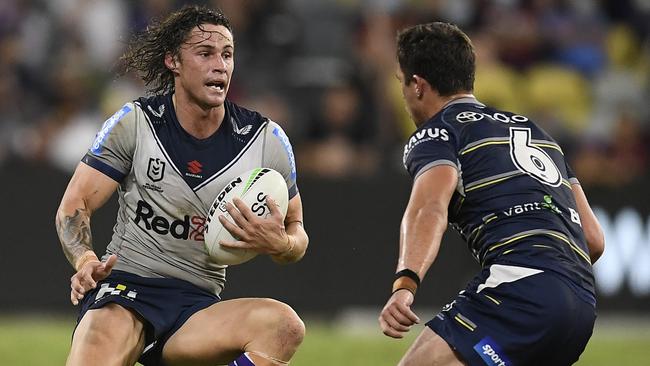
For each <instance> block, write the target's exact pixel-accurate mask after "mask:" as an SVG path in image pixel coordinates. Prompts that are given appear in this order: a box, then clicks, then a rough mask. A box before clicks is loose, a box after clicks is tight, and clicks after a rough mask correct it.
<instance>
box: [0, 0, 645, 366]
mask: <svg viewBox="0 0 650 366" xmlns="http://www.w3.org/2000/svg"><path fill="white" fill-rule="evenodd" d="M184 3H186V2H183V1H173V0H143V1H128V0H2V1H0V178H1V180H0V188H1V189H0V202H1V203H2V206H3V209H2V211H1V212H0V222H1V225H0V227H2V239H0V280H2V283H3V290H2V291H0V365H58V364H62V363H63V360H64V359H65V355H66V353H67V347H68V344H69V339H70V338H69V337H70V332H71V330H72V328H73V326H74V317H75V310H76V309H74V308H73V307H72V306H71V305H70V304H69V300H68V297H69V293H68V289H69V287H68V286H69V282H68V281H69V277H70V275H71V274H72V270H71V268H70V267H69V265H68V264H67V262H66V260H65V257H64V256H63V254H62V252H61V250H60V247H59V244H58V239H57V238H56V233H55V230H54V214H55V211H56V208H57V205H58V202H59V200H60V197H61V195H62V194H63V191H64V189H65V186H66V184H67V181H68V179H69V177H70V174H71V172H72V170H73V169H74V167H75V165H76V164H77V163H78V161H79V159H80V157H81V156H82V155H83V154H84V152H85V150H86V149H87V148H88V146H89V145H90V143H91V142H92V140H93V138H94V135H95V133H96V132H97V131H98V129H99V127H100V126H101V123H102V122H103V121H104V120H105V119H106V118H107V117H108V116H110V115H111V114H112V113H113V112H114V111H116V110H117V109H119V107H120V106H121V105H122V104H123V103H124V102H126V101H129V100H132V99H134V98H136V97H138V96H139V95H141V94H142V93H143V86H142V85H141V84H140V83H139V82H138V80H137V79H135V78H134V77H133V76H132V75H124V76H120V77H118V76H117V70H119V64H118V62H117V60H118V58H119V55H120V53H121V51H122V50H123V47H124V42H125V40H127V39H128V37H129V35H130V34H132V33H133V32H137V31H140V30H142V29H143V28H144V27H145V26H146V24H147V23H148V22H149V20H150V19H151V18H154V17H161V16H162V17H164V16H165V15H166V14H168V13H169V12H170V11H173V10H174V9H176V8H178V7H179V6H181V5H183V4H184ZM191 3H195V4H206V5H211V6H218V7H220V8H222V9H223V10H224V12H225V13H226V14H227V15H228V16H229V17H230V19H231V21H232V24H233V26H234V30H235V32H234V33H235V40H236V49H237V51H236V69H235V76H234V80H233V83H232V85H231V89H230V94H229V96H230V98H231V99H232V100H234V101H236V102H237V103H240V104H242V105H244V106H246V107H249V108H252V109H257V110H259V111H261V112H262V113H264V114H266V115H267V116H269V117H271V118H272V119H274V120H275V121H277V122H278V123H280V124H281V125H282V126H283V127H284V128H285V129H286V131H287V133H288V135H289V137H290V138H291V140H292V143H293V146H294V151H295V153H296V157H297V163H298V167H299V187H300V190H301V194H302V196H303V200H304V205H305V217H306V226H307V229H308V232H309V233H310V236H311V244H310V248H309V251H308V253H307V256H306V257H305V258H304V260H303V261H302V262H300V263H298V264H296V265H291V266H286V267H278V266H275V265H273V264H272V263H271V262H270V261H268V260H266V259H264V258H258V259H256V260H254V261H252V262H250V263H247V264H245V265H241V266H237V267H233V268H231V269H230V270H229V282H228V285H227V287H226V290H225V291H224V293H223V296H224V297H225V298H233V297H241V296H270V297H274V298H277V299H280V300H283V301H286V302H288V303H289V304H292V305H293V306H294V307H295V308H296V309H297V311H298V312H299V313H300V314H302V315H303V316H304V317H305V318H306V319H307V325H308V328H309V329H310V331H309V333H308V336H307V338H306V341H305V345H304V347H303V349H301V351H300V352H299V353H298V355H297V358H296V360H295V362H294V363H293V364H295V365H333V364H344V363H345V364H348V365H391V364H395V363H396V362H397V360H398V359H399V357H400V354H401V353H402V352H403V351H404V350H405V349H406V347H407V342H404V341H401V342H396V341H392V340H389V339H387V338H385V337H384V338H382V336H380V333H379V332H380V331H379V329H378V327H377V325H376V322H375V319H376V316H377V315H378V311H379V307H380V306H382V305H383V303H384V301H385V300H386V298H387V296H388V290H389V286H390V283H391V279H392V273H393V269H394V266H395V262H396V256H397V243H398V241H397V240H398V227H399V221H400V218H401V214H402V212H403V209H404V207H405V205H406V200H407V197H408V193H409V189H410V181H409V178H408V177H407V176H406V174H405V172H404V171H403V168H402V166H401V155H402V153H401V151H402V146H403V145H402V144H403V141H404V140H405V139H406V137H407V136H408V135H409V134H410V132H411V131H412V129H413V126H412V123H411V121H410V120H409V119H408V115H407V114H406V112H405V110H404V107H403V105H402V102H401V97H400V91H399V87H398V84H397V82H396V81H395V78H394V74H395V56H394V38H395V32H396V30H397V29H400V28H402V27H404V26H406V25H411V24H415V23H419V22H425V21H432V20H446V21H451V22H455V23H457V24H458V25H460V26H461V27H462V28H463V29H464V30H465V31H467V32H468V33H469V35H470V37H471V38H472V39H473V41H474V45H475V47H476V52H477V63H478V70H477V78H476V93H475V94H476V95H477V96H478V98H479V99H480V100H482V101H483V102H485V103H488V104H493V105H495V106H498V107H502V108H506V109H512V110H514V111H517V112H521V113H522V114H527V115H528V116H529V117H531V118H533V119H534V120H535V121H537V122H538V123H539V124H541V125H542V126H544V127H545V128H546V129H547V130H548V131H549V132H550V133H551V134H552V135H553V136H554V137H555V138H556V139H557V140H558V141H559V143H560V144H561V145H562V146H563V148H564V151H565V153H566V155H567V156H568V158H569V160H570V162H571V164H572V166H573V167H574V170H575V171H576V173H577V174H578V177H579V178H580V179H581V181H582V183H583V186H584V188H585V190H586V192H587V194H588V197H589V198H590V200H591V203H592V205H593V206H594V207H595V208H596V211H597V214H598V216H599V218H600V219H601V222H602V224H603V227H604V229H605V232H606V236H607V247H606V252H605V255H604V256H603V258H601V260H600V261H599V263H598V264H597V265H596V266H595V271H596V276H597V282H598V293H599V295H598V296H599V314H600V316H599V320H598V323H597V327H596V331H595V335H594V339H593V341H592V343H591V344H590V345H589V347H588V349H587V352H586V354H585V355H584V357H583V360H582V361H580V363H579V364H580V365H613V364H615V365H649V364H650V350H649V349H650V347H648V346H650V209H649V208H650V194H648V187H649V183H650V160H649V159H650V155H649V151H650V146H649V145H648V143H649V142H650V138H649V137H650V130H649V122H650V107H649V106H648V105H649V101H650V98H649V97H650V93H649V89H648V85H649V81H650V61H649V58H650V43H649V35H650V1H647V0H600V1H595V0H594V1H592V0H564V1H563V0H529V1H515V0H494V1H488V0H477V1H471V0H435V1H433V0H430V1H424V0H422V1H417V0H411V1H406V0H401V1H400V0H337V1H335V0H331V1H326V0H277V1H263V0H244V1H241V0H239V1H238V0H224V1H193V2H191ZM115 208H116V202H115V201H114V200H113V201H111V202H110V203H109V204H108V205H107V207H105V208H104V209H103V210H101V211H100V212H98V213H97V214H96V216H94V217H93V224H92V225H93V236H94V241H95V247H96V248H97V249H98V251H102V250H103V248H104V247H105V245H106V244H107V242H108V240H109V238H110V234H111V229H112V225H113V223H114V217H115ZM476 269H477V264H475V263H474V262H473V261H472V260H471V259H470V257H469V255H468V254H467V253H466V251H465V248H464V244H462V243H461V242H460V240H459V238H458V236H457V235H456V234H455V233H453V232H449V233H448V234H447V236H446V238H445V242H444V244H443V248H442V252H441V255H440V257H439V259H438V261H437V262H436V264H435V265H434V268H433V269H432V271H431V272H430V273H429V275H428V277H427V279H426V281H425V282H424V285H423V288H422V290H421V292H420V293H419V295H418V298H417V306H418V309H419V311H420V317H421V318H424V319H427V318H431V317H432V316H433V315H434V314H435V313H436V312H437V309H439V308H440V306H442V305H443V304H444V303H445V302H446V301H447V300H449V299H451V298H452V297H453V296H454V295H455V293H456V292H457V291H458V290H459V289H461V288H462V286H463V285H464V283H465V282H466V281H467V280H468V279H469V278H470V277H471V275H472V274H473V273H474V271H475V270H476ZM418 331H419V329H418Z"/></svg>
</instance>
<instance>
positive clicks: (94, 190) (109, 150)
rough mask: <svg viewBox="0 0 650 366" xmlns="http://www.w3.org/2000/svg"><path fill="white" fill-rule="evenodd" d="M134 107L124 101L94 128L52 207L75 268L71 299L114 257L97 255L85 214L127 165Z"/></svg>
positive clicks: (105, 272) (105, 270) (113, 186)
mask: <svg viewBox="0 0 650 366" xmlns="http://www.w3.org/2000/svg"><path fill="white" fill-rule="evenodd" d="M134 109H135V106H134V104H132V103H127V104H125V105H124V106H123V107H122V109H120V110H119V111H117V112H116V113H115V114H114V115H113V116H112V117H111V118H109V119H108V120H107V121H106V122H104V125H103V126H102V129H101V130H100V132H99V133H98V134H97V137H96V138H95V141H94V142H93V145H92V146H91V148H90V149H89V151H88V154H86V156H85V157H84V158H83V160H82V163H80V164H79V165H78V166H77V169H76V170H75V172H74V175H73V176H72V179H71V180H70V183H69V184H68V187H67V188H66V191H65V193H64V194H63V198H62V199H61V204H60V205H59V209H58V210H57V213H56V220H55V221H56V231H57V234H58V236H59V240H60V241H61V247H62V248H63V252H64V253H65V256H66V258H67V259H68V262H70V264H71V265H72V267H73V268H74V269H75V271H76V273H75V275H74V276H72V278H71V279H70V282H71V293H70V301H71V302H72V303H73V304H74V305H77V304H78V302H79V300H81V299H82V298H83V295H84V294H85V293H86V291H88V290H90V289H92V288H94V287H95V284H96V281H98V280H101V279H104V278H105V277H106V276H108V274H109V273H110V272H111V270H112V268H113V265H114V264H115V262H116V260H117V257H116V256H115V255H112V256H110V257H109V258H108V259H107V260H106V262H104V263H102V262H100V261H99V259H98V257H97V255H96V254H95V252H94V250H93V246H92V234H91V230H90V217H91V216H92V214H93V212H95V210H96V209H98V208H99V207H101V206H102V205H104V203H106V201H107V200H108V199H109V198H110V197H111V195H112V194H113V192H115V190H116V189H117V187H118V185H119V183H118V182H120V181H121V180H122V179H123V178H124V177H125V176H126V174H127V172H129V170H130V169H131V160H132V157H133V151H134V149H135V135H136V127H135V116H134V115H135V113H130V112H131V111H133V110H134Z"/></svg>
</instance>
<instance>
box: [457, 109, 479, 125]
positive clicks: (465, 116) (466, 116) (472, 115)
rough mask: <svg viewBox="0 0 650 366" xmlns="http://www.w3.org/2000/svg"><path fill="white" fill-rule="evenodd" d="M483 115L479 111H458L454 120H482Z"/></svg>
mask: <svg viewBox="0 0 650 366" xmlns="http://www.w3.org/2000/svg"><path fill="white" fill-rule="evenodd" d="M484 117H485V116H484V115H483V113H481V112H473V111H465V112H460V113H458V115H457V116H456V121H458V122H460V123H468V122H476V121H480V120H482V119H483V118H484Z"/></svg>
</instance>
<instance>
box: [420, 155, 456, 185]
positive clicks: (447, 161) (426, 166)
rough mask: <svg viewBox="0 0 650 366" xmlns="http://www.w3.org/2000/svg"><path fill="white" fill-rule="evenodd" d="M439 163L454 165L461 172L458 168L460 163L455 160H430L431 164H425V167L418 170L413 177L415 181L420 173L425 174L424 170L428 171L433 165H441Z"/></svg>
mask: <svg viewBox="0 0 650 366" xmlns="http://www.w3.org/2000/svg"><path fill="white" fill-rule="evenodd" d="M439 165H450V166H453V167H454V168H456V170H457V171H458V172H460V169H459V168H458V164H456V162H453V161H451V160H447V159H441V160H436V161H432V162H430V163H429V164H427V165H425V166H423V167H422V168H421V169H420V170H418V172H417V173H416V174H415V177H413V181H415V180H416V179H417V178H418V177H419V176H420V175H422V174H423V173H424V172H426V171H427V170H429V169H431V168H433V167H437V166H439Z"/></svg>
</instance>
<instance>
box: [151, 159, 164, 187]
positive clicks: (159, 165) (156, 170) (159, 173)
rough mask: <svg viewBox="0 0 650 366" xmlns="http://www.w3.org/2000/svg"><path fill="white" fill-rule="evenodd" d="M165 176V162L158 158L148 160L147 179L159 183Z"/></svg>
mask: <svg viewBox="0 0 650 366" xmlns="http://www.w3.org/2000/svg"><path fill="white" fill-rule="evenodd" d="M164 175H165V162H164V161H162V160H160V159H159V158H149V167H148V168H147V177H149V179H151V181H153V182H159V181H161V180H162V179H163V176H164Z"/></svg>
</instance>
